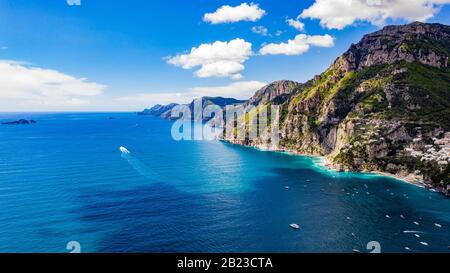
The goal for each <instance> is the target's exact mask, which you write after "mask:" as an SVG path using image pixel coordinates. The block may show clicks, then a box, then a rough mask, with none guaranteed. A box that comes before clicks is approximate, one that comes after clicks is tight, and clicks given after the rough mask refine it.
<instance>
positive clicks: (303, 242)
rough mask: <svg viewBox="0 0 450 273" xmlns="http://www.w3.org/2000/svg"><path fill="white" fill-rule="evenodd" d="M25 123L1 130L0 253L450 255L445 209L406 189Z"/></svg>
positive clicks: (296, 166) (106, 132)
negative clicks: (375, 249) (372, 245)
mask: <svg viewBox="0 0 450 273" xmlns="http://www.w3.org/2000/svg"><path fill="white" fill-rule="evenodd" d="M110 117H113V118H114V119H110ZM19 118H26V119H35V120H37V121H38V123H37V124H35V125H29V126H8V125H0V140H1V141H0V252H68V251H67V250H66V244H67V243H68V242H69V241H78V242H79V243H80V244H81V248H82V251H83V252H351V251H352V249H358V250H360V251H361V252H367V250H366V245H367V243H368V242H370V241H377V242H379V243H380V245H381V250H382V251H383V252H407V250H406V249H405V247H408V248H410V249H411V251H413V252H450V249H449V246H450V199H448V198H445V197H443V196H441V195H439V194H436V193H432V192H429V191H426V190H424V189H421V188H418V187H415V186H412V185H409V184H407V183H404V182H401V181H398V180H394V179H391V178H387V177H380V176H371V175H361V174H337V173H333V172H329V171H327V170H325V169H322V168H320V167H318V166H317V164H316V162H315V161H316V160H315V159H314V158H308V157H298V156H291V155H287V154H282V153H271V152H261V151H257V150H255V149H251V148H245V147H239V146H233V145H230V144H226V143H222V142H218V141H213V142H203V141H182V142H176V141H174V140H172V138H171V134H170V130H171V126H172V123H170V122H168V121H164V120H161V119H158V118H153V117H140V116H136V115H135V114H132V113H120V114H119V113H110V114H89V113H85V114H0V121H9V120H16V119H19ZM121 146H124V147H126V148H127V149H129V150H130V151H131V154H130V155H122V154H121V152H120V151H119V147H121ZM286 186H288V187H289V189H286V188H285V187H286ZM386 215H389V217H390V218H388V217H386ZM400 215H403V216H404V217H403V218H402V217H400ZM414 222H417V223H418V224H419V225H416V224H415V223H414ZM291 223H298V224H299V225H300V226H301V229H300V230H298V231H295V230H292V229H291V228H290V227H289V224H291ZM435 224H438V225H440V226H442V227H438V226H436V225H435ZM404 231H413V232H407V233H405V232H404ZM415 234H417V235H419V236H420V238H418V237H416V236H415ZM421 242H424V243H427V244H428V246H426V245H423V244H421Z"/></svg>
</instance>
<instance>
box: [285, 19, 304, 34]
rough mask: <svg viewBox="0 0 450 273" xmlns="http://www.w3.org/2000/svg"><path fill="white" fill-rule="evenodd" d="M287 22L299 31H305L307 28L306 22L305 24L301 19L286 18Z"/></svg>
mask: <svg viewBox="0 0 450 273" xmlns="http://www.w3.org/2000/svg"><path fill="white" fill-rule="evenodd" d="M286 23H287V24H288V25H289V26H291V27H293V28H295V29H296V30H298V31H303V30H304V29H305V24H303V23H302V22H300V21H299V20H294V19H292V18H289V19H287V20H286Z"/></svg>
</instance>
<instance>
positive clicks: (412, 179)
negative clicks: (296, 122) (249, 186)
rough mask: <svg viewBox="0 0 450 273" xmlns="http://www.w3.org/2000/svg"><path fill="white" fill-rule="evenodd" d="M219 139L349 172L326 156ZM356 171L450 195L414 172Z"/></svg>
mask: <svg viewBox="0 0 450 273" xmlns="http://www.w3.org/2000/svg"><path fill="white" fill-rule="evenodd" d="M220 141H223V142H226V143H229V144H232V145H237V146H242V147H249V148H255V149H257V150H260V151H268V152H278V153H288V154H291V155H295V156H307V157H315V158H320V159H321V161H322V162H321V163H320V164H318V166H320V167H323V168H326V169H327V170H330V171H334V172H338V173H344V172H350V171H346V170H343V169H342V168H341V167H340V166H339V165H337V164H335V163H333V162H331V160H330V158H328V157H326V156H316V155H311V154H303V153H299V152H297V151H292V150H288V149H279V148H274V147H267V146H263V145H242V144H240V143H234V142H233V141H229V140H224V139H221V140H220ZM357 172H358V173H361V174H374V175H380V176H386V177H391V178H394V179H396V180H400V181H402V182H405V183H408V184H411V185H414V186H417V187H420V188H423V189H426V190H429V191H432V192H438V193H442V194H443V195H445V196H447V197H450V186H449V187H448V188H447V189H446V190H443V189H439V188H437V187H434V186H433V184H427V183H426V182H425V181H424V180H423V177H420V176H419V175H415V174H408V175H401V174H392V173H386V172H379V171H357Z"/></svg>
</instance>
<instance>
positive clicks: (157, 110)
mask: <svg viewBox="0 0 450 273" xmlns="http://www.w3.org/2000/svg"><path fill="white" fill-rule="evenodd" d="M245 102H246V101H245V100H237V99H233V98H223V97H201V98H198V99H195V100H193V101H192V102H191V103H189V104H186V105H184V106H187V107H188V108H189V110H190V112H191V113H192V119H193V120H196V121H209V120H211V118H203V117H202V116H201V115H202V113H203V112H202V111H200V112H198V113H195V111H194V110H195V109H194V108H195V104H196V103H197V104H200V103H201V105H202V106H203V109H204V108H205V107H207V106H210V105H217V106H219V107H220V108H224V107H225V106H227V105H238V104H243V103H245ZM176 106H179V105H178V104H176V103H171V104H168V105H159V104H157V105H155V106H153V107H152V108H150V109H145V110H144V111H142V112H139V113H138V114H139V115H151V116H158V117H161V118H164V119H173V118H172V109H174V108H175V107H176ZM196 114H197V116H195V115H196Z"/></svg>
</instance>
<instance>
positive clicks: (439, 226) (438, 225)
mask: <svg viewBox="0 0 450 273" xmlns="http://www.w3.org/2000/svg"><path fill="white" fill-rule="evenodd" d="M434 225H435V226H437V227H438V228H441V227H442V225H440V224H434Z"/></svg>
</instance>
